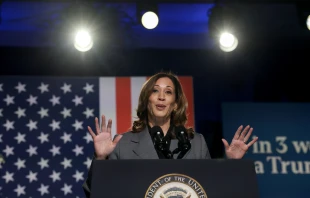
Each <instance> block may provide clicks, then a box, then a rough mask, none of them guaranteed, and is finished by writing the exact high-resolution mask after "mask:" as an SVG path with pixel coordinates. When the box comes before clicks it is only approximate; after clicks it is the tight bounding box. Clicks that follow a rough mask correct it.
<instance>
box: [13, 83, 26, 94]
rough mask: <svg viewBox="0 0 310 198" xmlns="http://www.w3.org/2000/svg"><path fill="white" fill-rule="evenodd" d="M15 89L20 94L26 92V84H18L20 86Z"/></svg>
mask: <svg viewBox="0 0 310 198" xmlns="http://www.w3.org/2000/svg"><path fill="white" fill-rule="evenodd" d="M15 89H17V91H18V93H21V92H23V91H25V92H26V84H21V83H20V82H18V85H17V86H16V87H15Z"/></svg>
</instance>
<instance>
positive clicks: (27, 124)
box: [0, 76, 194, 198]
mask: <svg viewBox="0 0 310 198" xmlns="http://www.w3.org/2000/svg"><path fill="white" fill-rule="evenodd" d="M146 79H147V77H89V78H88V77H29V76H28V77H23V76H5V77H3V76H2V77H1V79H0V155H1V157H0V160H1V161H0V177H1V178H0V197H3V198H6V197H7V198H14V197H27V198H30V197H31V198H37V197H51V198H53V197H55V198H59V197H74V198H76V197H80V198H81V197H84V192H83V190H82V184H83V182H84V180H85V179H86V177H87V171H88V168H89V166H90V163H91V158H92V155H93V152H94V149H93V142H92V138H91V136H90V135H89V134H88V132H87V126H91V127H94V118H95V117H100V115H102V114H104V115H106V117H107V118H111V119H112V121H113V125H112V133H113V135H114V134H116V133H123V132H126V131H128V130H129V129H130V126H131V124H132V121H133V120H134V119H135V109H136V107H137V104H138V97H139V93H140V90H141V87H142V84H143V83H144V82H145V81H146ZM179 79H180V81H181V83H182V86H183V88H184V91H185V94H186V96H187V99H188V102H189V108H188V115H189V120H188V125H191V126H194V107H193V82H192V78H191V77H179Z"/></svg>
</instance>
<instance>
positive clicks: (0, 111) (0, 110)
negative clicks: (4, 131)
mask: <svg viewBox="0 0 310 198" xmlns="http://www.w3.org/2000/svg"><path fill="white" fill-rule="evenodd" d="M2 111H3V109H0V117H3V115H2Z"/></svg>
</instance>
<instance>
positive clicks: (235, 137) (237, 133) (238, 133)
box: [233, 125, 243, 140]
mask: <svg viewBox="0 0 310 198" xmlns="http://www.w3.org/2000/svg"><path fill="white" fill-rule="evenodd" d="M242 128H243V126H242V125H240V126H239V128H238V129H237V131H236V133H235V136H234V138H233V139H235V140H237V139H238V138H239V136H240V133H241V130H242Z"/></svg>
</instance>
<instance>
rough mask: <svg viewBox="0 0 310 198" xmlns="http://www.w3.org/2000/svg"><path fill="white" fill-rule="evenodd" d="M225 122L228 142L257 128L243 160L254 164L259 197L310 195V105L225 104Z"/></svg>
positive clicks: (223, 112) (223, 106) (224, 128)
mask: <svg viewBox="0 0 310 198" xmlns="http://www.w3.org/2000/svg"><path fill="white" fill-rule="evenodd" d="M222 121H223V136H224V138H225V139H226V140H230V139H231V138H232V137H233V136H234V133H235V131H236V129H237V128H238V127H239V126H240V125H243V126H246V125H250V126H251V127H253V128H254V131H253V134H252V137H251V138H254V137H255V136H257V137H258V138H259V139H258V141H257V142H256V143H255V144H254V145H253V146H252V147H251V148H250V149H249V150H248V152H247V154H246V155H245V156H244V158H245V159H253V160H254V161H255V168H256V173H257V180H258V185H259V190H260V197H262V198H267V197H268V198H269V197H272V198H274V197H281V198H286V197H287V198H291V197H309V196H310V103H309V104H308V103H223V104H222ZM241 171H242V170H241Z"/></svg>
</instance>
